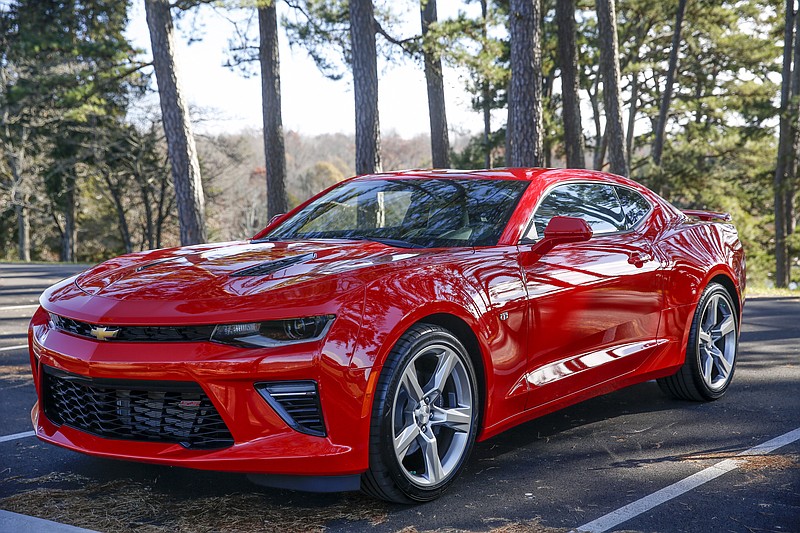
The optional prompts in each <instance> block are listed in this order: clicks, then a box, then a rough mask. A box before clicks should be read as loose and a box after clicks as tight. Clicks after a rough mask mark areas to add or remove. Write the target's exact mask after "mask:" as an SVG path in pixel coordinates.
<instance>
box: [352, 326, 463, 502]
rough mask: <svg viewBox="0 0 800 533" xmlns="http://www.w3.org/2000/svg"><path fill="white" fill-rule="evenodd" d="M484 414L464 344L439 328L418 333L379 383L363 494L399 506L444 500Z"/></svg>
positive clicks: (405, 340) (408, 336)
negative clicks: (443, 497) (480, 406)
mask: <svg viewBox="0 0 800 533" xmlns="http://www.w3.org/2000/svg"><path fill="white" fill-rule="evenodd" d="M478 410H479V402H478V394H477V386H476V380H475V370H474V368H473V366H472V361H471V360H470V358H469V356H468V355H467V352H466V349H465V348H464V346H463V345H462V344H461V342H460V341H459V340H458V339H457V338H456V337H455V336H454V335H453V334H452V333H450V332H449V331H447V330H446V329H444V328H441V327H439V326H435V325H431V324H416V325H414V326H412V327H411V328H410V329H409V330H408V331H406V332H405V333H404V334H403V336H402V337H401V338H400V340H399V341H398V342H397V344H396V345H395V347H394V348H393V349H392V352H391V353H390V354H389V358H388V360H387V362H386V365H385V366H384V368H383V371H382V373H381V377H380V379H379V381H378V386H377V388H376V391H375V400H374V404H373V414H372V423H371V428H370V468H369V470H368V471H367V472H366V473H365V474H364V475H363V476H362V481H361V486H362V489H363V490H364V491H365V492H366V493H368V494H370V495H372V496H375V497H378V498H381V499H384V500H388V501H392V502H397V503H413V502H424V501H429V500H433V499H435V498H438V497H439V496H440V495H441V493H442V492H443V491H444V490H445V489H446V488H447V487H448V486H449V485H450V484H451V483H452V482H453V481H454V480H455V478H456V477H457V476H458V473H459V472H460V470H461V469H462V467H463V465H464V463H465V462H466V460H467V458H468V457H469V454H470V452H471V450H472V446H473V444H474V442H475V436H476V433H477V429H478V420H479V418H478Z"/></svg>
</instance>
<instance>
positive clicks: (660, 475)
mask: <svg viewBox="0 0 800 533" xmlns="http://www.w3.org/2000/svg"><path fill="white" fill-rule="evenodd" d="M81 268H82V267H80V266H64V265H15V264H2V265H0V509H3V510H6V511H12V512H14V513H19V514H23V515H28V516H37V517H42V518H47V519H49V520H53V521H56V522H59V523H63V524H71V525H76V526H80V527H83V528H88V529H93V530H98V531H132V530H135V531H147V532H150V531H236V530H240V531H252V530H269V531H278V530H280V531H307V530H320V529H325V530H327V531H364V530H370V531H380V532H383V531H399V530H403V531H404V532H405V533H409V532H413V531H420V532H421V531H430V530H451V529H455V530H468V531H487V530H499V531H505V532H512V531H532V532H534V531H562V530H563V531H570V530H574V529H584V528H582V527H581V526H586V528H585V529H588V530H595V531H600V530H603V528H604V527H606V528H607V526H609V524H610V530H624V531H668V532H672V531H675V532H679V531H687V532H689V531H691V532H694V531H702V532H711V531H733V532H761V531H779V532H792V531H793V532H798V531H800V440H798V438H800V429H799V428H800V364H799V363H800V299H793V298H750V299H749V300H748V302H747V305H746V308H745V313H744V325H743V331H742V335H741V344H740V352H739V361H738V366H737V370H736V376H735V378H734V381H733V384H732V385H731V388H730V390H729V391H728V393H727V394H726V395H725V396H724V397H723V398H722V399H721V400H719V401H716V402H712V403H707V404H699V403H691V402H682V401H676V400H672V399H669V398H667V397H666V396H664V395H663V394H662V393H661V392H660V391H659V389H658V387H657V386H656V384H655V383H654V382H649V383H643V384H640V385H637V386H634V387H630V388H628V389H625V390H622V391H618V392H615V393H612V394H609V395H607V396H604V397H600V398H595V399H593V400H590V401H587V402H584V403H582V404H579V405H576V406H574V407H571V408H569V409H566V410H563V411H560V412H557V413H554V414H552V415H548V416H546V417H543V418H540V419H538V420H535V421H532V422H529V423H527V424H524V425H522V426H520V427H517V428H515V429H513V430H511V431H508V432H506V433H504V434H501V435H499V436H497V437H494V438H492V439H490V440H488V441H486V442H483V443H479V444H478V445H477V446H476V449H475V452H474V453H473V455H472V458H471V460H470V462H469V464H468V467H467V469H466V471H465V472H464V474H463V475H462V476H461V478H459V480H458V481H457V482H456V484H455V485H454V486H453V487H452V489H451V490H450V491H449V492H448V493H446V494H445V495H444V496H443V497H442V498H441V499H440V500H437V501H435V502H432V503H428V504H424V505H418V506H410V507H405V506H394V505H387V504H384V503H381V502H377V501H375V500H372V499H370V498H368V497H366V496H363V495H361V494H358V493H352V494H324V495H318V494H306V493H297V492H291V491H280V490H273V489H267V488H261V487H257V486H254V485H251V484H250V483H249V482H248V481H247V479H246V478H245V476H243V475H234V474H221V473H213V472H200V471H193V470H187V469H181V468H171V467H163V466H153V465H144V464H134V463H125V462H117V461H112V460H104V459H96V458H92V457H88V456H84V455H81V454H77V453H73V452H69V451H66V450H62V449H59V448H56V447H53V446H49V445H45V444H42V443H39V442H38V441H37V440H36V439H35V437H32V436H31V422H30V409H31V406H32V405H33V403H34V402H35V393H34V389H33V383H32V380H31V377H30V370H29V366H28V365H29V363H28V352H27V348H26V347H24V344H25V343H26V326H27V321H28V319H29V318H30V316H31V315H32V314H33V312H34V310H35V304H36V301H37V299H38V296H39V294H40V293H41V291H42V290H44V288H46V287H47V286H48V285H50V284H52V283H54V282H56V281H58V280H59V279H62V278H64V277H67V276H69V275H71V274H73V273H75V272H77V271H79V270H81ZM764 443H768V444H767V448H763V447H759V446H761V445H763V444H764ZM754 447H756V448H755V449H754ZM770 448H774V449H770ZM712 467H713V468H712ZM663 489H668V490H663ZM634 502H636V505H633V506H631V505H629V504H632V503H634ZM609 515H610V516H609ZM7 516H9V515H7ZM2 520H3V519H2V517H0V530H2V529H3V526H2V524H3V521H2ZM30 530H31V531H33V530H35V529H30Z"/></svg>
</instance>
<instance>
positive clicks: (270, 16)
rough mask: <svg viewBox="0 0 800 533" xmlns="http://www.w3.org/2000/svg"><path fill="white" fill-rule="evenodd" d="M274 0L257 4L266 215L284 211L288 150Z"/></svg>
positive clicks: (285, 206)
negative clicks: (284, 136) (284, 141)
mask: <svg viewBox="0 0 800 533" xmlns="http://www.w3.org/2000/svg"><path fill="white" fill-rule="evenodd" d="M276 11H277V10H276V7H275V0H273V1H271V2H270V3H269V5H266V6H262V7H259V8H258V35H259V47H258V57H259V60H260V62H261V107H262V117H263V120H264V154H265V157H266V169H267V218H268V219H271V218H272V217H274V216H275V215H280V214H282V213H285V212H286V211H287V210H288V208H289V201H288V199H287V197H286V151H285V148H284V144H283V118H282V116H281V60H280V54H279V50H278V17H277V12H276Z"/></svg>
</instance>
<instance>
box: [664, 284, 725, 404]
mask: <svg viewBox="0 0 800 533" xmlns="http://www.w3.org/2000/svg"><path fill="white" fill-rule="evenodd" d="M738 349H739V320H738V317H737V309H736V307H735V305H734V303H733V299H732V298H731V295H730V294H729V293H728V290H727V289H726V288H725V287H723V286H722V285H720V284H718V283H711V284H709V286H708V287H706V290H705V291H704V292H703V295H702V296H701V297H700V302H699V303H698V305H697V310H696V311H695V314H694V319H693V320H692V330H691V332H690V333H689V342H688V344H687V346H686V361H685V362H684V363H683V366H682V367H681V369H680V370H678V372H677V373H676V374H675V375H673V376H669V377H666V378H662V379H659V380H658V385H659V387H661V390H663V391H664V392H666V393H667V394H669V395H671V396H674V397H676V398H679V399H682V400H694V401H709V400H716V399H717V398H719V397H721V396H722V395H723V394H725V391H726V390H727V389H728V386H729V385H730V383H731V380H732V379H733V371H734V370H735V368H736V354H737V352H738Z"/></svg>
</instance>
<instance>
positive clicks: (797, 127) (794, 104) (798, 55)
mask: <svg viewBox="0 0 800 533" xmlns="http://www.w3.org/2000/svg"><path fill="white" fill-rule="evenodd" d="M794 33H795V35H800V16H797V15H795V20H794ZM792 61H793V64H794V66H793V68H792V81H791V87H790V89H789V110H788V113H789V131H790V132H791V137H792V141H791V142H792V148H791V150H790V151H789V154H788V155H787V162H786V176H785V177H784V180H783V187H782V189H783V190H782V194H783V202H784V207H783V216H784V219H785V229H784V235H786V236H787V237H788V236H789V235H791V234H792V233H794V186H795V179H796V178H797V165H798V162H799V161H800V38H797V37H795V40H794V57H793V58H792ZM785 269H786V282H787V283H788V282H790V281H792V250H791V249H790V248H789V243H788V240H787V243H786V266H785Z"/></svg>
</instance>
